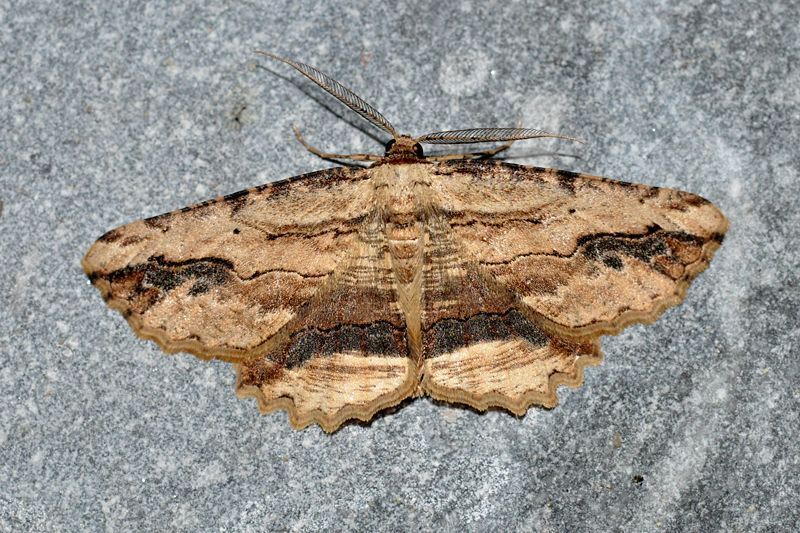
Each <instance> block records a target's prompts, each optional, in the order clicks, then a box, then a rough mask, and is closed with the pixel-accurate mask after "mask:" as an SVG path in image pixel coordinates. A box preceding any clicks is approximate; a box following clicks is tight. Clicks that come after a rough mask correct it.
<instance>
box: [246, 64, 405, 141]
mask: <svg viewBox="0 0 800 533" xmlns="http://www.w3.org/2000/svg"><path fill="white" fill-rule="evenodd" d="M256 53H257V54H261V55H262V56H266V57H270V58H272V59H276V60H278V61H281V62H283V63H286V64H287V65H289V66H290V67H293V68H295V69H296V70H297V71H298V72H300V74H302V75H303V76H305V77H306V78H308V79H310V80H311V81H313V82H314V83H316V84H317V85H319V86H320V87H322V88H323V89H325V91H327V92H328V93H329V94H330V95H331V96H333V97H335V98H336V99H337V100H339V101H340V102H341V103H343V104H344V105H346V106H347V107H349V108H350V109H352V110H353V111H355V112H356V113H358V114H359V115H361V116H362V117H364V119H366V120H367V121H369V123H370V124H372V125H373V126H375V127H377V128H380V129H382V130H383V131H385V132H386V133H388V134H389V135H391V136H392V137H393V138H395V139H397V138H398V137H399V136H400V135H399V134H398V133H397V130H395V129H394V126H392V124H391V123H390V122H389V121H388V120H386V117H384V116H383V115H381V114H380V113H379V112H378V110H377V109H375V108H374V107H372V106H371V105H370V104H368V103H367V102H366V101H364V99H363V98H361V97H360V96H358V95H357V94H356V93H354V92H353V91H351V90H350V89H348V88H347V87H345V86H344V85H342V84H341V83H339V82H338V81H336V80H334V79H333V78H331V77H330V76H328V75H327V74H325V73H324V72H320V71H319V70H317V69H315V68H314V67H312V66H310V65H306V64H305V63H299V62H297V61H293V60H291V59H287V58H285V57H281V56H277V55H275V54H273V53H270V52H265V51H263V50H256Z"/></svg>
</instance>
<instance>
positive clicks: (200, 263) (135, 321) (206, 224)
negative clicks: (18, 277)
mask: <svg viewBox="0 0 800 533" xmlns="http://www.w3.org/2000/svg"><path fill="white" fill-rule="evenodd" d="M367 178H368V170H352V169H341V168H340V169H331V170H324V171H320V172H315V173H312V174H307V175H304V176H299V177H296V178H291V179H289V180H285V181H281V182H276V183H271V184H267V185H264V186H261V187H257V188H254V189H249V190H246V191H242V192H239V193H235V194H232V195H229V196H225V197H222V198H218V199H215V200H211V201H208V202H204V203H201V204H198V205H194V206H190V207H187V208H184V209H182V210H180V211H175V212H172V213H167V214H164V215H160V216H157V217H153V218H149V219H146V220H139V221H137V222H133V223H131V224H128V225H125V226H122V227H120V228H117V229H115V230H112V231H110V232H108V233H106V234H105V235H104V236H102V237H101V238H100V239H99V240H98V241H97V242H96V243H95V244H94V245H93V246H92V248H91V249H90V250H89V252H88V253H87V254H86V257H84V259H83V268H84V270H85V271H86V273H87V274H88V276H89V278H90V279H91V280H92V283H94V285H95V286H96V287H97V288H98V289H99V290H100V292H101V293H102V295H103V297H104V298H105V299H106V300H107V302H108V304H109V305H110V306H111V307H113V308H115V309H117V310H119V311H120V312H122V314H123V315H124V316H125V317H126V318H127V319H128V321H129V322H130V324H131V326H132V327H133V329H134V330H135V331H136V332H137V333H138V334H139V335H141V336H142V337H145V338H149V339H152V340H154V341H156V342H157V343H158V344H159V345H160V346H161V347H162V348H164V349H165V350H167V351H170V352H174V351H186V352H190V353H193V354H195V355H198V356H200V357H204V358H210V357H214V358H220V359H226V360H233V361H236V360H241V359H244V358H246V357H248V356H249V355H251V354H252V353H253V352H254V351H257V350H258V349H259V347H261V346H262V345H263V344H264V343H265V342H266V341H267V340H268V339H270V338H271V337H273V336H274V335H275V334H276V332H278V331H279V330H280V329H281V328H282V327H283V326H284V325H285V324H287V323H288V322H289V321H291V320H293V319H295V317H296V316H297V313H298V310H299V309H300V308H301V307H302V306H303V305H305V304H306V303H307V302H308V301H309V300H310V299H311V298H312V297H313V296H314V295H315V294H316V293H317V292H318V291H319V290H320V288H321V287H323V286H324V285H325V284H326V282H327V281H328V279H329V278H330V276H331V274H332V273H333V272H334V270H335V269H336V267H337V265H339V264H340V263H341V262H342V261H343V260H344V259H345V258H346V257H348V256H349V255H352V254H353V253H354V249H355V248H356V246H357V243H358V228H359V226H360V225H362V224H363V223H364V221H365V220H366V218H367V214H368V209H369V205H370V196H369V195H370V192H369V188H368V186H367V183H368V182H367Z"/></svg>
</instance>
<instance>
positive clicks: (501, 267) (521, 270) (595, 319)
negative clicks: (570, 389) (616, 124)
mask: <svg viewBox="0 0 800 533" xmlns="http://www.w3.org/2000/svg"><path fill="white" fill-rule="evenodd" d="M436 173H437V174H439V176H437V177H436V178H435V179H433V180H432V183H431V187H432V189H433V194H434V197H435V198H434V202H435V203H436V204H437V205H438V207H439V208H440V209H441V211H442V213H443V216H444V217H445V218H446V220H447V222H448V224H449V226H450V228H452V235H453V238H454V239H456V240H457V241H458V242H459V243H460V244H461V245H462V246H463V249H464V251H465V252H466V254H467V257H469V258H471V259H472V260H474V261H476V262H477V263H478V264H479V265H480V266H481V268H482V269H484V271H485V272H487V273H488V274H490V275H491V276H492V278H493V279H495V280H496V281H498V282H499V283H500V284H501V285H502V286H504V287H505V288H506V289H508V290H509V291H510V292H511V293H513V294H515V295H516V297H517V299H518V300H519V301H521V302H522V303H524V305H525V307H526V308H527V309H528V310H529V311H531V312H533V313H537V314H540V315H542V316H543V317H545V318H546V319H547V320H548V321H549V322H550V323H549V324H547V327H548V329H549V330H550V331H555V332H558V333H560V334H563V335H567V336H569V337H586V336H590V335H599V334H604V333H617V332H619V331H620V330H621V329H622V328H624V327H625V326H626V325H628V324H630V323H633V322H649V321H652V320H654V319H655V318H656V317H657V316H658V315H659V314H660V313H661V312H662V311H663V310H664V309H666V308H667V307H669V306H672V305H676V304H677V303H679V302H680V301H681V300H682V298H683V296H684V294H685V292H686V289H687V288H688V286H689V284H690V283H691V281H692V279H694V277H695V276H696V275H697V274H698V273H700V272H701V271H702V270H703V269H705V268H706V266H708V263H709V261H710V259H711V256H712V255H713V253H714V251H715V250H716V249H717V248H718V247H719V245H720V243H721V242H722V238H723V235H724V233H725V231H726V229H727V221H726V219H725V217H724V216H723V215H722V213H721V212H720V211H719V210H718V209H717V208H716V207H714V206H713V205H712V204H711V203H710V202H708V201H707V200H705V199H703V198H701V197H699V196H696V195H694V194H690V193H685V192H681V191H676V190H671V189H663V188H659V187H648V186H645V185H634V184H630V183H625V182H620V181H613V180H608V179H604V178H599V177H594V176H588V175H584V174H575V173H572V172H566V171H560V170H551V169H542V168H530V167H522V166H517V165H511V164H506V163H500V162H481V163H477V164H476V163H465V162H454V163H443V164H440V165H439V166H438V167H437V170H436Z"/></svg>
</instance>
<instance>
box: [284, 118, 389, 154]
mask: <svg viewBox="0 0 800 533" xmlns="http://www.w3.org/2000/svg"><path fill="white" fill-rule="evenodd" d="M292 130H293V131H294V136H295V137H297V140H298V141H300V144H302V145H303V146H304V147H305V149H306V150H308V151H309V152H311V153H312V154H314V155H316V156H319V157H321V158H322V159H352V160H353V161H380V160H381V159H383V158H382V157H381V156H378V155H374V154H331V153H328V152H323V151H322V150H320V149H318V148H315V147H314V146H311V145H310V144H308V142H307V141H306V139H305V137H303V135H302V134H301V133H300V129H299V128H298V127H297V126H292Z"/></svg>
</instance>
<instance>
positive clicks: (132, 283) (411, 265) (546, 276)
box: [83, 52, 727, 432]
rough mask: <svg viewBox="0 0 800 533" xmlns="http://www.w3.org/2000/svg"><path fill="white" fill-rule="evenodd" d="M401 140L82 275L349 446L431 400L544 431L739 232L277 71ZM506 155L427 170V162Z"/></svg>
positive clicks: (121, 245)
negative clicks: (531, 413) (472, 147)
mask: <svg viewBox="0 0 800 533" xmlns="http://www.w3.org/2000/svg"><path fill="white" fill-rule="evenodd" d="M260 53H261V54H263V55H265V56H268V57H271V58H273V59H276V60H278V61H281V62H283V63H285V64H287V65H289V66H291V67H293V68H295V69H296V70H298V71H299V72H300V73H302V74H303V75H305V76H306V77H307V78H309V79H310V80H311V81H313V82H314V83H316V84H317V85H319V86H320V87H321V88H322V89H324V90H325V91H327V92H328V93H330V94H331V95H332V96H334V97H335V98H337V99H338V100H340V101H341V102H342V103H343V104H344V105H346V106H347V107H349V108H350V109H351V110H353V111H355V112H356V113H358V114H359V115H360V116H361V117H363V118H364V119H366V120H367V121H368V122H369V123H371V124H372V125H373V126H375V127H377V128H378V129H380V130H382V131H383V132H384V133H385V134H388V135H389V136H391V139H390V140H389V141H388V142H387V143H386V146H385V152H384V154H383V155H381V156H378V155H371V154H331V153H325V152H322V151H320V150H318V149H316V148H314V147H313V146H310V145H309V144H308V143H307V142H306V141H305V140H304V139H303V138H302V136H301V135H300V133H299V131H296V134H297V136H298V139H299V140H300V141H301V142H302V143H303V144H304V145H305V146H306V147H307V148H308V149H309V150H311V151H312V152H313V153H315V154H317V155H319V156H320V157H323V158H326V159H337V160H351V161H363V162H368V163H370V164H369V166H367V167H345V166H342V167H339V168H331V169H327V170H322V171H319V172H312V173H310V174H305V175H302V176H296V177H291V178H288V179H284V180H282V181H276V182H272V183H268V184H266V185H261V186H258V187H255V188H252V189H248V190H245V191H241V192H237V193H233V194H230V195H227V196H223V197H219V198H216V199H213V200H209V201H206V202H202V203H199V204H196V205H192V206H190V207H185V208H183V209H181V210H178V211H173V212H171V213H166V214H163V215H159V216H155V217H152V218H147V219H144V220H139V221H136V222H132V223H130V224H127V225H124V226H122V227H119V228H117V229H113V230H111V231H109V232H108V233H106V234H105V235H103V236H102V237H100V239H99V240H98V241H97V242H96V243H95V244H94V245H93V246H92V247H91V249H90V250H89V251H88V253H87V254H86V257H85V258H84V259H83V268H84V270H85V271H86V274H87V275H88V276H89V279H90V280H91V282H92V283H93V284H94V285H95V286H96V287H97V289H99V291H100V293H101V294H102V296H103V298H104V299H105V300H106V301H107V303H108V305H109V306H111V307H112V308H114V309H116V310H118V311H120V312H121V313H122V314H123V316H124V317H125V318H126V319H127V320H128V322H129V323H130V325H131V326H132V328H133V330H134V331H135V332H136V333H137V334H138V335H139V336H141V337H143V338H145V339H150V340H153V341H155V342H156V343H157V344H158V345H159V346H160V347H161V348H163V349H164V350H165V351H166V352H169V353H173V352H188V353H191V354H194V355H196V356H198V357H200V358H202V359H212V358H213V359H221V360H224V361H229V362H231V363H233V365H234V367H235V369H236V373H237V376H238V377H237V382H236V392H237V394H238V395H239V396H240V397H254V398H255V399H256V401H257V403H258V407H259V409H260V410H261V411H262V412H264V413H266V412H270V411H274V410H278V409H283V410H286V411H287V412H288V416H289V420H290V422H291V424H292V425H293V426H294V427H296V428H303V427H305V426H307V425H309V424H311V423H317V424H319V425H320V426H321V427H322V428H323V429H324V430H325V431H328V432H331V431H334V430H336V429H337V428H339V427H340V425H341V424H342V423H344V422H345V421H347V420H349V419H360V420H363V421H367V420H370V419H371V418H372V417H373V415H375V413H377V412H378V411H381V410H383V409H386V408H388V407H390V406H394V405H396V404H398V403H399V402H401V401H402V400H404V399H406V398H409V397H413V396H421V395H425V394H427V395H430V396H432V397H433V398H435V399H438V400H444V401H446V402H452V403H456V404H466V405H468V406H471V407H473V408H475V409H478V410H486V409H489V408H502V409H506V410H508V411H510V412H511V413H514V414H516V415H524V414H525V413H526V411H527V410H528V408H529V407H530V406H532V405H541V406H545V407H553V406H555V405H556V403H557V401H558V399H557V397H556V389H557V388H558V386H560V385H568V386H572V387H577V386H579V385H580V384H581V383H582V381H583V369H584V367H586V366H587V365H595V364H598V363H599V362H600V360H601V358H602V354H601V351H600V342H599V341H600V337H601V336H602V335H607V334H616V333H618V332H619V331H621V330H622V329H623V328H625V327H626V326H628V325H630V324H633V323H637V322H645V323H647V322H652V321H653V320H655V318H656V317H657V316H658V315H659V314H661V313H662V312H663V311H664V310H665V309H667V308H668V307H670V306H673V305H676V304H678V303H679V302H680V301H681V300H682V299H683V297H684V295H685V294H686V291H687V289H688V287H689V284H690V283H691V282H692V280H693V279H694V278H695V276H697V275H698V274H699V273H700V272H701V271H702V270H704V269H705V268H706V267H707V266H708V264H709V261H710V260H711V257H712V255H713V254H714V252H715V250H716V249H717V248H718V247H719V246H720V244H721V243H722V240H723V236H724V234H725V231H726V229H727V221H726V219H725V217H724V216H723V214H722V213H721V212H720V211H719V210H718V209H717V208H716V207H715V206H714V205H712V204H711V203H710V202H709V201H707V200H705V199H703V198H701V197H700V196H697V195H694V194H690V193H687V192H681V191H677V190H671V189H665V188H659V187H649V186H646V185H636V184H631V183H626V182H623V181H614V180H610V179H606V178H601V177H596V176H589V175H585V174H577V173H573V172H567V171H564V170H554V169H547V168H537V167H529V166H520V165H515V164H510V163H505V162H501V161H498V160H493V159H490V157H491V156H493V155H495V154H497V153H500V152H501V151H502V150H504V149H506V148H508V146H509V145H510V144H511V143H512V142H514V141H518V140H522V139H530V138H541V137H556V138H563V139H571V138H570V137H567V136H564V135H558V134H554V133H548V132H545V131H541V130H536V129H526V128H479V129H465V130H456V131H443V132H436V133H429V134H426V135H422V136H419V137H412V136H410V135H401V134H398V133H397V130H395V128H394V127H393V126H392V125H391V124H390V123H389V121H388V120H386V118H384V116H383V115H381V114H380V113H379V112H378V111H376V110H375V108H374V107H373V106H371V105H370V104H368V103H367V102H365V101H364V100H363V99H361V98H360V97H358V96H356V95H355V93H353V92H352V91H351V90H349V89H347V88H346V87H344V86H343V85H341V84H340V83H339V82H337V81H336V80H334V79H332V78H331V77H329V76H327V75H326V74H324V73H322V72H320V71H319V70H317V69H316V68H313V67H311V66H309V65H306V64H303V63H299V62H296V61H293V60H290V59H286V58H282V57H278V56H275V55H273V54H271V53H268V52H260ZM490 141H493V142H503V143H505V144H502V145H500V146H499V147H496V148H492V149H488V150H484V151H478V152H471V153H461V154H448V155H437V156H426V155H425V153H424V150H423V148H422V145H423V144H432V145H438V144H461V143H483V142H490Z"/></svg>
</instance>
